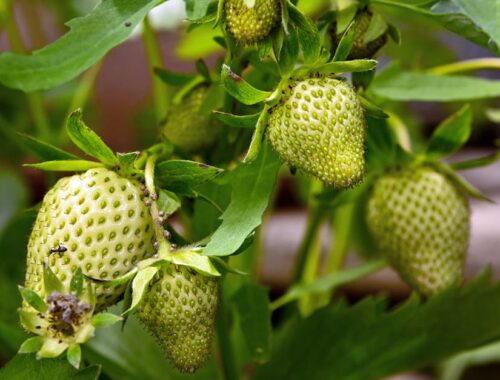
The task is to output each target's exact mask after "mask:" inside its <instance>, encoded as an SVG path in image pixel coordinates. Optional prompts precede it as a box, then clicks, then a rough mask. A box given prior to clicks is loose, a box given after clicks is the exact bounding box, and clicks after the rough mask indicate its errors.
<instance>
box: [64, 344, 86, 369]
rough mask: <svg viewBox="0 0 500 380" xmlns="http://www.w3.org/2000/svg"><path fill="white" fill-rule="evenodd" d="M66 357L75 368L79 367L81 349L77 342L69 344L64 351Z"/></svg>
mask: <svg viewBox="0 0 500 380" xmlns="http://www.w3.org/2000/svg"><path fill="white" fill-rule="evenodd" d="M66 357H67V359H68V362H69V364H71V365H72V366H73V367H75V368H76V369H78V368H80V362H81V360H82V349H81V348H80V345H79V344H72V345H71V346H69V348H68V351H67V352H66Z"/></svg>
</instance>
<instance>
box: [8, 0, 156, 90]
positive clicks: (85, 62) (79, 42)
mask: <svg viewBox="0 0 500 380" xmlns="http://www.w3.org/2000/svg"><path fill="white" fill-rule="evenodd" d="M158 3H159V1H158V0H140V1H130V0H114V1H103V2H101V3H100V4H99V5H98V6H97V7H96V8H94V10H93V11H92V12H91V13H90V14H88V15H86V16H84V17H79V18H76V19H73V20H71V21H69V22H68V23H67V26H68V27H69V28H70V30H69V32H68V33H66V34H65V35H64V36H62V37H61V38H59V39H58V40H57V41H55V42H54V43H52V44H50V45H47V46H45V47H44V48H42V49H40V50H36V51H35V52H33V53H32V54H29V55H24V54H16V53H11V52H7V53H3V54H1V55H0V82H1V83H3V84H4V85H5V86H7V87H11V88H16V89H18V90H23V91H26V92H29V91H35V90H42V89H49V88H53V87H55V86H58V85H60V84H63V83H65V82H67V81H69V80H71V79H73V78H74V77H76V76H77V75H78V74H80V73H81V72H83V71H84V70H85V69H87V68H89V67H90V66H92V65H93V64H94V63H96V62H98V61H99V60H100V59H101V58H102V57H103V56H104V55H105V54H106V53H107V52H108V51H109V50H111V49H112V48H113V47H115V46H117V45H119V44H120V43H122V42H123V41H125V40H126V39H127V37H128V36H129V35H130V34H131V33H132V31H133V30H134V28H135V27H136V26H137V25H138V24H139V23H140V22H141V21H142V19H143V18H144V16H145V15H146V14H147V13H148V12H149V11H150V10H151V9H152V8H153V7H154V6H155V5H157V4H158Z"/></svg>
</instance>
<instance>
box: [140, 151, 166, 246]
mask: <svg viewBox="0 0 500 380" xmlns="http://www.w3.org/2000/svg"><path fill="white" fill-rule="evenodd" d="M157 159H158V156H157V155H151V156H150V157H149V158H148V160H147V161H146V167H145V169H144V178H145V180H146V190H147V193H149V195H148V196H149V199H148V202H150V205H149V212H150V214H151V218H152V219H153V225H154V229H155V237H156V244H157V246H156V247H155V248H156V249H157V252H158V253H162V252H164V253H166V254H168V253H169V252H170V250H171V245H170V242H169V241H168V240H167V238H166V236H165V229H164V228H163V222H164V217H163V216H161V215H160V211H159V210H158V203H157V202H156V201H157V200H158V194H157V192H156V187H155V183H154V178H155V176H154V173H155V165H156V160H157Z"/></svg>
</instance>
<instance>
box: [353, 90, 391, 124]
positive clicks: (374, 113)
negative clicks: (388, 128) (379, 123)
mask: <svg viewBox="0 0 500 380" xmlns="http://www.w3.org/2000/svg"><path fill="white" fill-rule="evenodd" d="M358 99H359V101H360V103H361V105H362V106H363V108H364V109H365V112H366V115H369V116H371V117H374V118H377V119H387V118H388V117H389V115H387V114H386V113H385V112H384V110H383V109H382V108H380V107H379V106H377V105H376V104H374V103H372V102H371V101H370V100H368V99H367V98H365V97H364V96H361V95H358Z"/></svg>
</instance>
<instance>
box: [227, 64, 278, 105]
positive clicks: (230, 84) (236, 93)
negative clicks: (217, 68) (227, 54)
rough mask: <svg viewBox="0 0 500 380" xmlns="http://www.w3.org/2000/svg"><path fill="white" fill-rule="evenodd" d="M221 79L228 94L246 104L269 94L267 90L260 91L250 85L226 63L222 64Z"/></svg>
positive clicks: (257, 100) (258, 100) (258, 101)
mask: <svg viewBox="0 0 500 380" xmlns="http://www.w3.org/2000/svg"><path fill="white" fill-rule="evenodd" d="M221 81H222V84H223V85H224V88H225V89H226V91H227V92H228V93H229V95H231V96H232V97H234V98H236V100H238V101H239V102H241V103H243V104H246V105H252V104H256V103H260V102H263V101H264V100H266V99H267V98H268V97H269V96H270V95H271V93H270V92H268V91H261V90H259V89H257V88H255V87H253V86H252V85H250V84H249V83H248V82H246V81H245V80H244V79H243V78H242V77H240V76H238V75H236V74H235V73H233V72H232V71H231V69H230V68H229V66H227V65H222V74H221Z"/></svg>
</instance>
